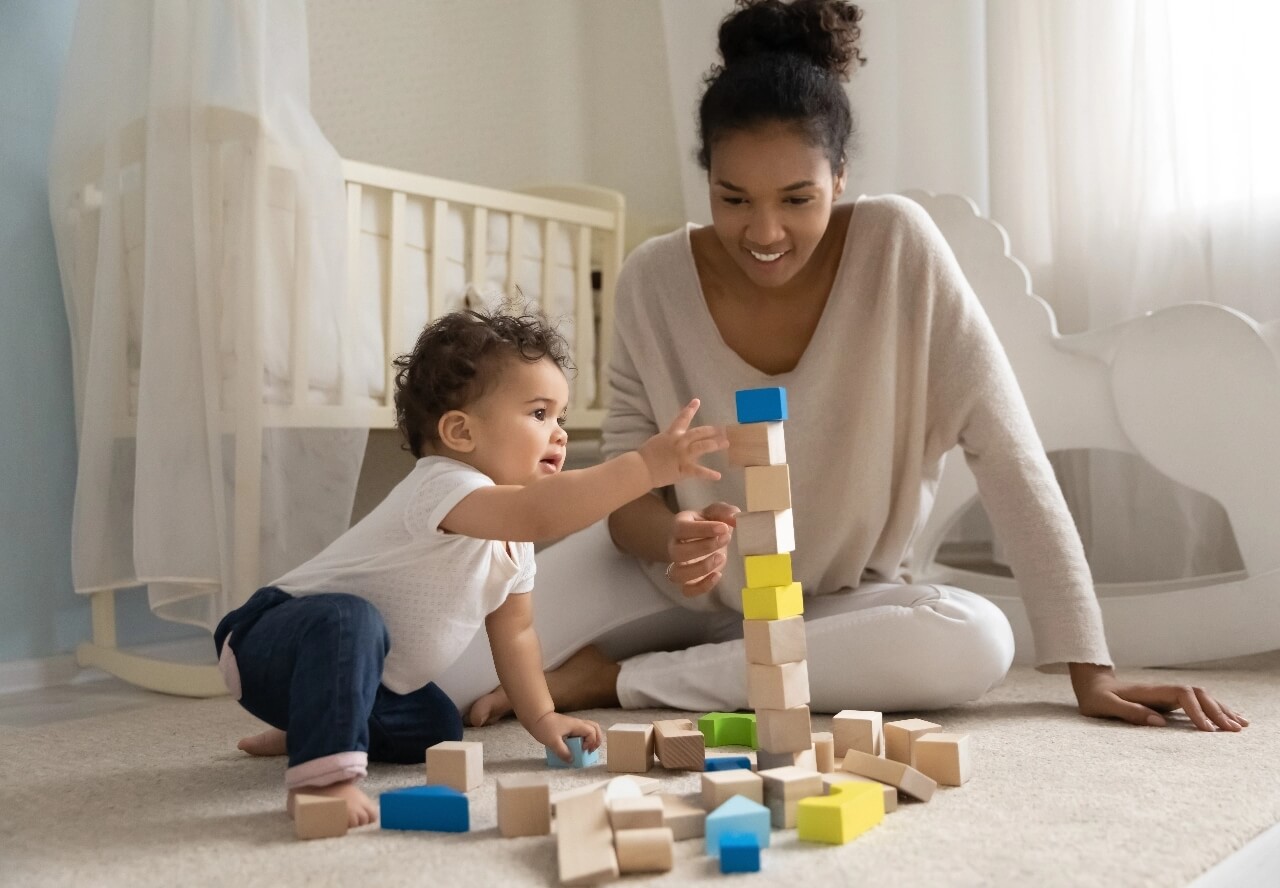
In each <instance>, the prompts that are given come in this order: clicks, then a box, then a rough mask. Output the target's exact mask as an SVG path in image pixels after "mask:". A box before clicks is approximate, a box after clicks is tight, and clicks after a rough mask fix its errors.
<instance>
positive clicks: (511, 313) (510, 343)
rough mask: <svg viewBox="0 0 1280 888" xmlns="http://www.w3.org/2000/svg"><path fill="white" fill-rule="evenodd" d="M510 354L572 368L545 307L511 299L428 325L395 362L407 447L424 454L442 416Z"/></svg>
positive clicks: (474, 392)
mask: <svg viewBox="0 0 1280 888" xmlns="http://www.w3.org/2000/svg"><path fill="white" fill-rule="evenodd" d="M513 309H514V310H513ZM510 358H519V359H520V360H522V361H529V362H530V363H533V362H535V361H540V360H542V359H543V358H550V359H551V360H552V361H554V362H555V363H556V366H558V367H559V368H560V369H561V370H564V371H565V372H566V373H567V372H568V371H570V370H572V369H573V365H572V364H571V363H570V362H569V346H568V343H567V342H565V339H564V337H563V336H561V335H560V333H559V332H558V331H557V330H556V329H555V328H554V327H553V326H552V325H551V323H550V321H549V320H548V319H547V317H546V316H545V315H543V314H542V313H541V312H535V311H530V310H528V309H520V308H515V307H514V306H512V305H511V304H510V303H507V304H504V305H502V306H500V307H498V308H495V309H492V310H475V309H467V310H465V311H455V312H450V313H449V314H447V315H444V316H443V317H440V318H438V319H436V320H434V321H432V322H431V323H430V324H428V325H427V326H426V328H425V329H424V330H423V331H422V335H420V336H419V337H418V342H417V343H416V344H415V345H414V347H413V351H412V352H410V353H409V354H407V355H401V356H400V357H398V358H396V359H395V361H393V362H392V363H393V365H394V366H395V367H396V369H397V371H398V372H397V373H396V426H397V427H398V428H399V429H400V433H401V434H402V435H404V440H405V448H406V449H407V450H409V451H410V452H411V453H413V455H414V456H415V457H422V456H425V455H426V451H425V445H426V444H427V443H428V442H433V441H436V440H438V439H439V431H438V426H439V423H440V417H442V416H444V415H445V414H446V413H448V412H449V411H450V410H458V409H461V408H462V407H464V406H466V405H467V404H470V403H472V402H474V401H475V399H476V398H479V397H480V396H481V395H483V394H484V393H485V392H486V391H487V390H488V389H489V387H490V386H491V385H492V384H493V382H494V381H495V380H496V379H497V377H498V371H499V370H500V369H501V366H502V363H503V361H504V360H507V359H510Z"/></svg>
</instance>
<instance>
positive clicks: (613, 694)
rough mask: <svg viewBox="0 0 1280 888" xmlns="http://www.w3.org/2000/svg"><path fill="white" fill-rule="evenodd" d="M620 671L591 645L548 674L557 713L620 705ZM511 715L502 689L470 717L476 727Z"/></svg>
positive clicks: (487, 696)
mask: <svg viewBox="0 0 1280 888" xmlns="http://www.w3.org/2000/svg"><path fill="white" fill-rule="evenodd" d="M620 669H621V667H620V666H619V665H618V664H617V663H615V662H613V661H612V660H610V659H609V658H608V657H606V656H605V655H604V653H603V652H602V651H601V650H600V648H598V647H596V646H595V645H593V644H589V645H587V646H586V647H584V648H583V649H582V650H580V651H578V652H577V653H576V654H574V655H573V656H571V657H570V658H569V659H568V660H565V661H564V663H563V664H562V665H561V666H560V668H558V669H553V670H552V671H550V672H548V673H547V688H548V689H549V690H550V691H551V700H552V702H554V703H555V705H556V711H558V712H574V711H576V710H579V709H600V708H603V707H608V706H617V705H618V671H619V670H620ZM510 713H511V701H510V700H508V699H507V694H506V692H505V691H503V690H502V687H501V686H499V687H496V688H494V689H493V690H492V691H490V692H489V693H487V694H485V695H484V696H483V697H481V698H480V699H479V700H476V702H475V703H473V704H471V710H470V712H468V713H467V723H468V724H470V725H471V726H473V727H480V726H481V725H491V724H493V723H495V722H497V721H499V720H501V719H502V718H503V717H504V716H506V715H509V714H510Z"/></svg>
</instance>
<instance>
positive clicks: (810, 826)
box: [796, 783, 884, 845]
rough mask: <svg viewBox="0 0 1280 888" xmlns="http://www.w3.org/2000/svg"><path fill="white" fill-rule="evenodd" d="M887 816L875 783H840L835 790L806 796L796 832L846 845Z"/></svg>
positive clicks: (800, 806)
mask: <svg viewBox="0 0 1280 888" xmlns="http://www.w3.org/2000/svg"><path fill="white" fill-rule="evenodd" d="M883 820H884V804H883V802H882V796H881V794H880V793H879V792H878V791H877V790H876V788H875V787H873V786H869V785H860V784H857V783H840V784H837V785H835V786H832V787H831V794H830V795H826V796H814V797H811V798H807V799H802V800H801V801H800V803H799V804H798V805H797V812H796V832H797V835H798V837H799V838H800V840H801V841H803V842H825V843H827V844H831V845H843V844H845V843H846V842H849V841H851V840H853V839H855V838H857V837H858V836H860V835H861V834H862V833H864V832H866V831H867V830H869V829H871V827H873V826H875V825H876V824H878V823H880V822H882V821H883Z"/></svg>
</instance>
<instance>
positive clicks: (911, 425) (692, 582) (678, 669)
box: [442, 0, 1248, 731]
mask: <svg viewBox="0 0 1280 888" xmlns="http://www.w3.org/2000/svg"><path fill="white" fill-rule="evenodd" d="M859 18H860V12H859V10H858V9H857V8H856V7H855V6H853V5H852V4H849V3H847V2H843V0H796V2H794V3H789V4H788V3H784V2H781V0H739V8H738V9H737V10H736V11H735V12H734V13H733V14H731V15H730V16H728V17H727V18H726V19H725V20H724V22H723V23H722V25H721V28H720V36H719V43H720V54H721V56H722V58H723V60H724V65H723V66H722V67H719V68H715V69H713V70H712V72H711V74H710V76H709V77H708V81H707V88H706V91H705V93H704V95H703V98H702V100H701V104H700V107H699V123H700V137H701V146H700V149H699V160H700V162H701V164H702V166H703V167H704V169H706V170H707V174H708V185H709V188H710V198H711V207H712V220H713V224H712V225H711V226H710V227H707V228H698V227H693V226H689V227H687V228H685V229H681V230H678V231H675V232H673V233H671V234H668V235H665V236H662V237H658V238H655V239H653V240H651V241H649V242H647V243H645V244H644V245H642V246H641V247H640V248H639V249H637V250H636V251H635V253H633V254H632V255H631V256H630V257H629V258H628V260H627V262H626V264H625V266H624V268H623V270H622V274H621V277H620V280H619V283H618V298H617V308H616V317H617V325H616V332H617V336H616V347H615V349H614V360H613V365H612V367H611V384H612V387H613V393H612V399H611V403H610V409H609V417H608V419H607V421H606V423H605V427H604V452H605V454H606V456H614V455H617V454H619V453H622V452H625V451H627V450H631V449H634V448H635V447H636V446H638V445H639V444H640V443H641V442H643V441H644V440H645V439H646V438H647V437H648V436H649V435H651V434H653V433H654V432H655V431H657V430H658V426H657V417H662V416H668V415H672V414H674V413H675V412H676V411H677V410H678V409H679V407H680V405H681V404H683V403H685V402H687V401H688V400H689V398H690V397H692V396H694V395H697V396H699V397H701V398H702V399H703V403H704V409H703V412H702V414H701V415H700V416H699V420H698V421H699V422H704V423H714V424H721V423H731V422H733V421H734V415H733V406H732V405H733V393H734V392H735V391H737V390H739V389H746V388H757V387H764V386H783V387H785V388H786V389H787V391H788V397H789V400H790V408H791V419H790V421H789V422H788V423H787V425H786V436H787V442H786V447H787V462H788V464H789V467H790V471H791V483H792V497H793V515H794V520H795V530H796V551H795V552H794V553H793V559H794V570H795V576H796V579H797V580H799V581H800V582H801V583H802V585H803V587H804V590H805V593H806V598H805V621H806V629H807V635H808V644H809V679H810V687H811V694H812V701H811V704H810V705H811V707H812V708H813V710H814V711H818V712H824V711H825V712H832V711H837V710H840V709H845V708H850V709H871V710H882V711H893V710H927V709H935V708H942V707H946V706H951V705H954V704H957V703H961V702H965V701H969V700H974V699H977V698H978V697H980V696H982V694H984V693H985V692H986V691H988V690H989V689H990V688H991V687H993V686H995V685H996V684H997V683H999V682H1000V681H1001V680H1002V679H1003V677H1004V676H1005V674H1006V672H1007V671H1008V668H1009V664H1010V662H1011V660H1012V656H1013V637H1012V633H1011V631H1010V628H1009V624H1008V622H1007V620H1006V619H1005V617H1004V615H1003V614H1002V613H1001V612H1000V611H999V610H998V609H997V608H996V607H995V606H994V605H992V604H991V603H990V602H988V601H987V600H986V599H983V598H981V597H980V596H977V595H975V594H972V593H970V592H967V591H965V590H962V589H955V588H950V587H945V586H936V585H929V584H919V583H916V582H913V578H912V576H911V570H910V568H909V567H908V566H907V564H906V562H907V559H908V557H909V554H910V546H911V542H912V539H913V537H914V535H915V534H916V532H917V531H918V530H919V529H920V528H921V527H922V526H923V525H924V522H925V519H926V518H927V516H928V511H929V507H930V505H931V504H932V501H933V495H934V492H935V490H936V485H937V479H938V477H939V475H940V472H941V461H942V458H943V456H944V455H945V454H946V453H947V452H948V451H949V450H951V449H952V448H953V447H954V446H955V445H956V444H960V445H961V446H962V447H963V449H964V451H965V455H966V458H967V460H968V462H969V465H970V467H971V468H972V470H973V472H974V475H975V476H976V478H977V481H978V487H979V491H980V493H981V496H982V499H983V502H984V505H985V506H986V508H987V511H988V513H989V515H990V517H991V520H992V523H993V525H994V527H995V529H996V531H997V533H998V534H999V536H1000V538H1001V540H1002V541H1003V543H1004V546H1005V550H1006V552H1007V553H1008V555H1009V560H1010V563H1011V566H1012V567H1013V571H1014V574H1015V576H1016V577H1017V578H1018V580H1019V583H1020V587H1021V591H1022V595H1023V598H1024V600H1025V603H1026V607H1027V612H1028V616H1029V618H1030V621H1031V626H1032V630H1033V635H1034V638H1035V643H1036V663H1037V665H1038V666H1039V667H1041V668H1046V669H1050V668H1058V669H1061V668H1062V667H1064V666H1065V667H1066V669H1067V670H1068V671H1069V672H1070V676H1071V682H1072V687H1073V689H1074V691H1075V694H1076V698H1077V700H1078V702H1079V708H1080V711H1081V713H1082V714H1084V715H1088V716H1099V717H1112V718H1119V719H1123V720H1126V721H1129V722H1132V723H1134V724H1149V725H1163V724H1165V723H1166V720H1165V719H1164V717H1163V716H1162V715H1160V713H1161V712H1166V711H1169V710H1172V709H1177V708H1181V709H1183V710H1184V711H1185V712H1186V714H1187V716H1188V717H1189V718H1190V720H1191V721H1192V722H1193V723H1194V724H1195V725H1196V726H1197V727H1198V728H1200V729H1201V730H1206V731H1208V730H1227V731H1238V730H1240V729H1241V727H1243V726H1245V725H1247V724H1248V722H1247V720H1246V719H1245V718H1244V717H1243V716H1241V715H1240V714H1239V713H1237V712H1236V711H1234V710H1233V709H1231V708H1229V707H1227V706H1225V705H1223V704H1221V703H1220V702H1219V701H1217V700H1216V699H1214V697H1213V696H1212V695H1210V694H1209V693H1207V692H1205V691H1204V690H1203V689H1200V688H1186V687H1177V686H1164V685H1145V684H1132V683H1127V682H1121V681H1119V680H1118V679H1117V678H1116V677H1115V674H1114V670H1113V668H1112V663H1111V659H1110V656H1109V654H1108V652H1107V646H1106V640H1105V637H1104V635H1103V629H1102V621H1101V614H1100V611H1099V608H1098V604H1097V600H1096V597H1095V595H1094V591H1093V585H1092V579H1091V577H1090V575H1089V569H1088V565H1087V563H1086V561H1085V558H1084V553H1083V548H1082V546H1081V543H1080V540H1079V537H1078V536H1077V534H1076V531H1075V527H1074V524H1073V523H1072V520H1071V516H1070V514H1069V513H1068V511H1067V508H1066V505H1065V502H1064V500H1063V497H1062V494H1061V491H1060V490H1059V488H1058V486H1057V483H1056V481H1055V479H1054V476H1053V473H1052V470H1051V469H1050V466H1049V463H1048V460H1047V459H1046V457H1045V454H1044V450H1043V447H1042V445H1041V444H1040V441H1039V440H1038V438H1037V436H1036V432H1035V429H1034V426H1033V425H1032V422H1031V419H1030V416H1029V414H1028V412H1027V409H1026V405H1025V403H1024V401H1023V398H1022V395H1021V393H1020V392H1019V390H1018V387H1017V383H1016V381H1015V379H1014V377H1013V373H1012V371H1011V369H1010V367H1009V363H1008V360H1007V359H1006V357H1005V355H1004V353H1003V351H1002V350H1001V347H1000V345H999V342H998V341H997V339H996V337H995V334H994V332H993V331H992V328H991V325H990V323H989V321H988V320H987V318H986V316H985V314H984V313H983V311H982V308H981V306H980V305H979V303H978V301H977V299H976V297H975V296H974V294H973V292H972V290H971V289H970V287H969V285H968V283H967V282H966V281H965V279H964V277H963V275H962V274H961V272H960V270H959V268H958V266H957V264H956V262H955V259H954V257H953V256H952V255H951V252H950V250H949V249H948V247H947V245H946V243H945V242H944V241H943V239H942V237H941V234H940V233H939V232H938V231H937V229H936V227H935V226H934V225H933V224H932V222H931V220H930V219H929V217H928V216H927V214H925V213H924V211H923V210H921V209H920V208H919V207H918V206H917V205H915V204H913V203H911V202H910V201H907V200H905V199H902V198H897V197H880V198H866V197H863V198H859V199H858V200H857V201H855V202H853V203H851V204H837V203H836V200H837V199H838V198H839V197H840V196H841V194H842V192H843V190H844V186H845V166H846V150H847V146H848V145H849V143H850V137H851V135H852V115H851V112H850V108H849V104H848V99H847V98H846V95H845V92H844V89H843V87H842V85H841V84H842V81H844V80H845V79H847V76H848V73H849V71H850V70H851V69H852V68H854V67H856V65H858V64H860V63H861V62H862V61H863V59H862V58H861V56H860V54H859V51H858V45H857V44H858V38H859V36H860V33H859V28H858V20H859ZM708 464H709V465H715V462H714V460H708ZM721 468H724V469H726V471H725V474H724V479H723V480H722V481H720V482H716V483H710V482H706V481H701V480H696V479H695V480H688V481H683V482H680V483H678V484H677V485H676V486H675V487H674V488H671V489H668V490H667V495H666V497H665V498H661V497H658V496H645V497H641V498H640V499H639V500H636V501H634V502H632V503H630V504H629V505H627V506H625V507H624V508H622V509H620V510H618V511H617V512H615V513H614V514H613V515H612V516H611V518H610V519H609V521H608V525H607V528H605V527H604V526H597V527H595V528H592V529H589V530H587V531H584V532H583V533H581V534H578V535H577V536H575V537H572V538H570V539H568V540H565V541H564V542H562V543H560V544H559V545H557V546H554V547H552V548H551V549H549V550H547V551H546V552H544V553H543V554H542V555H541V556H540V557H539V562H540V567H539V589H538V595H537V596H536V597H535V601H536V610H537V622H538V627H539V632H540V634H541V635H542V637H543V640H544V645H545V648H544V649H545V650H546V652H547V659H548V661H549V662H550V663H552V664H553V665H557V664H563V665H562V666H561V667H560V668H559V669H557V670H555V671H553V672H552V673H550V674H549V676H548V683H549V685H550V688H551V692H552V695H553V697H554V698H555V699H556V702H557V706H558V707H559V708H562V709H571V708H580V707H588V706H608V705H618V704H619V703H620V704H621V705H623V706H625V707H627V708H637V707H644V706H669V707H675V708H681V709H689V710H704V711H705V710H712V709H728V710H732V709H739V708H746V707H747V694H746V682H745V672H746V670H745V667H744V654H743V644H742V641H741V634H742V627H741V620H742V615H741V604H740V598H739V591H740V589H741V588H742V586H743V585H744V584H743V576H742V559H741V557H740V556H739V554H738V552H737V548H736V546H735V545H734V542H733V527H734V517H733V516H734V514H735V513H736V512H737V507H736V506H733V505H730V503H740V502H742V501H743V489H742V472H741V471H740V470H733V469H731V468H729V467H727V466H721ZM606 533H608V534H609V535H610V536H611V537H612V542H613V544H614V545H613V546H611V545H610V543H609V540H608V539H607V538H606V536H605V534H606ZM615 546H616V549H615V548H614V547H615ZM618 550H621V551H618ZM690 645H693V646H690ZM646 651H647V652H648V653H641V652H646ZM485 654H486V652H485V651H483V648H482V647H477V650H476V651H474V652H472V654H471V655H470V656H469V657H467V658H466V662H464V663H461V664H459V666H458V668H456V669H455V670H452V671H451V673H450V676H449V677H446V679H445V680H444V681H442V686H444V687H445V688H446V690H448V691H450V692H451V695H453V697H454V699H455V700H458V701H460V702H465V701H467V700H471V699H474V698H475V697H476V694H477V693H479V692H480V691H481V690H483V689H484V688H485V687H492V683H491V682H492V678H491V672H485V671H484V670H483V666H482V664H483V663H484V656H485ZM623 657H627V659H625V660H624V661H623V662H622V663H621V664H619V663H618V662H616V661H617V660H618V659H620V658H623ZM477 682H486V683H488V684H477ZM507 709H508V706H507V703H506V700H505V697H504V695H503V694H502V691H501V689H500V688H499V689H498V690H496V691H493V692H491V693H489V694H485V695H483V696H480V697H479V699H478V700H476V702H475V704H474V705H473V706H472V707H471V711H470V718H469V720H470V721H471V723H473V724H482V723H485V722H488V721H492V720H494V719H496V718H497V717H500V716H501V715H502V714H504V713H505V712H506V711H507Z"/></svg>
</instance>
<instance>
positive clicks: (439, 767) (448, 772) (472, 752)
mask: <svg viewBox="0 0 1280 888" xmlns="http://www.w3.org/2000/svg"><path fill="white" fill-rule="evenodd" d="M427 783H431V784H437V785H440V786H448V787H451V788H453V789H456V790H457V791H458V792H471V790H473V789H478V788H479V787H480V784H482V783H484V744H483V743H476V742H474V741H469V740H445V741H442V742H440V743H437V744H436V745H435V746H428V747H427Z"/></svg>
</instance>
